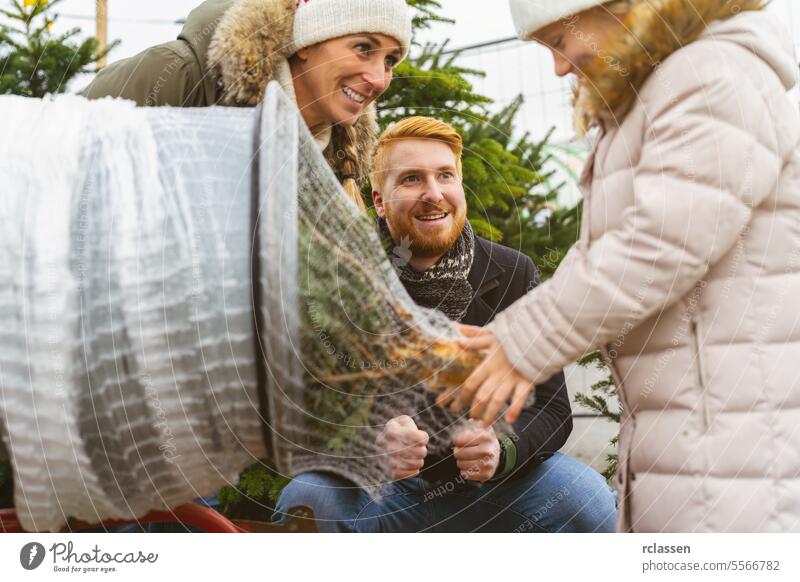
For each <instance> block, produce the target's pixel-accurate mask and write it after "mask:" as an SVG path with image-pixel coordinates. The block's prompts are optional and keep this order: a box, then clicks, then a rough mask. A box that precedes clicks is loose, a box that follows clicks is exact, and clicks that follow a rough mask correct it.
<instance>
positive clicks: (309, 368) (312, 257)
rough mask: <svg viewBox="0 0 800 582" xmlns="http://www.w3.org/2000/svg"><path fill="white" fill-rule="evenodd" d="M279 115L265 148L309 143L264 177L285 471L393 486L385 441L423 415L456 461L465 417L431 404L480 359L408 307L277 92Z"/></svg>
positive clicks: (365, 219) (368, 231)
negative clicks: (388, 430) (401, 422)
mask: <svg viewBox="0 0 800 582" xmlns="http://www.w3.org/2000/svg"><path fill="white" fill-rule="evenodd" d="M271 100H275V101H276V102H277V103H278V104H279V105H277V106H272V103H271ZM280 104H283V105H280ZM267 105H268V106H266V107H265V108H264V112H265V114H270V113H274V114H276V115H277V117H276V118H269V117H265V118H264V120H263V122H262V128H263V130H262V140H264V141H265V142H270V141H273V140H274V136H275V135H280V134H283V135H280V138H279V141H280V142H282V143H287V144H293V143H296V142H299V145H298V147H297V148H295V147H294V146H289V147H288V148H287V149H286V150H283V151H278V150H275V149H266V150H265V149H262V154H261V167H260V171H259V175H260V181H261V201H262V202H261V211H260V215H259V227H258V232H259V237H260V244H261V251H260V255H261V257H262V262H261V266H262V269H263V271H262V274H261V288H262V289H263V298H262V300H261V302H260V303H261V305H262V306H263V318H264V323H263V326H262V328H263V329H264V333H263V334H262V337H261V340H262V342H261V343H262V346H263V348H264V355H265V361H266V362H268V364H269V370H268V374H267V382H268V394H269V395H270V416H271V418H272V420H273V423H274V425H273V427H272V428H273V432H274V437H273V439H274V441H273V442H274V446H275V454H276V457H277V461H278V466H279V468H280V467H286V468H289V470H290V472H291V473H292V474H297V473H299V472H302V471H304V470H312V469H313V470H330V471H334V472H336V473H339V474H343V475H345V476H346V477H348V478H350V479H351V480H353V481H354V482H355V483H357V484H359V485H361V486H362V487H365V488H368V489H370V490H374V488H375V487H378V486H380V485H381V484H382V483H384V482H386V481H388V480H389V479H390V478H389V475H388V467H387V466H386V457H385V455H383V454H382V451H381V450H379V449H378V447H377V446H376V444H375V439H376V437H377V435H378V433H379V432H380V431H381V430H382V429H383V427H384V425H385V424H386V422H388V421H389V420H390V419H391V418H393V417H395V416H398V415H401V414H408V415H410V416H413V417H414V418H415V421H416V423H417V425H418V426H419V427H420V428H421V429H422V430H426V432H428V433H429V434H430V435H431V444H430V446H429V449H432V450H433V451H434V452H438V453H439V454H442V455H446V454H447V452H448V451H449V448H450V441H449V438H448V437H449V434H450V432H451V430H452V429H453V428H454V426H455V425H457V424H458V423H459V417H458V416H456V415H453V414H450V413H449V412H447V411H445V410H442V409H439V408H437V407H435V406H433V405H432V404H431V403H432V400H431V399H430V398H429V397H426V394H425V393H426V391H427V390H429V389H431V388H438V387H442V386H448V385H457V384H458V383H460V382H461V381H462V380H463V379H464V378H466V375H467V374H468V372H469V371H470V370H471V369H472V368H473V367H474V366H475V365H476V364H477V362H478V361H479V360H478V359H477V358H476V356H474V355H468V354H466V353H465V352H463V351H462V350H461V349H460V348H459V346H458V344H457V343H456V337H457V333H456V332H455V331H454V328H453V323H452V322H451V321H450V320H449V319H448V318H447V317H446V316H445V315H443V314H442V313H439V312H436V311H432V310H428V309H425V308H422V307H419V306H417V305H416V304H415V303H414V301H413V300H412V299H411V298H410V297H409V296H408V294H407V292H406V291H405V288H404V287H403V285H402V283H401V282H400V280H399V279H398V278H397V275H396V273H395V270H394V267H393V266H392V264H391V262H390V257H388V256H387V255H386V252H385V250H384V248H383V246H382V245H381V243H380V241H379V239H378V236H377V233H376V230H375V224H374V222H373V221H372V219H371V218H370V217H369V216H368V215H366V214H364V213H363V212H361V211H359V210H358V209H357V208H356V206H355V205H354V204H352V203H351V202H350V201H349V200H348V199H347V197H346V196H345V194H344V192H343V191H342V190H341V188H340V187H339V184H338V182H337V181H336V178H335V176H334V175H333V173H332V172H331V170H330V169H329V167H328V165H327V164H326V163H325V160H324V159H323V157H322V155H321V154H320V152H319V150H318V148H317V146H316V144H315V142H314V140H313V139H311V136H310V134H309V133H308V130H307V129H306V128H305V126H304V125H303V124H302V123H297V118H296V113H291V112H289V111H288V110H287V111H282V109H283V107H286V108H290V107H291V106H290V105H289V104H288V103H285V101H284V99H283V97H282V95H280V94H279V92H277V91H272V90H270V91H269V92H268V97H267ZM262 143H264V142H262ZM294 151H297V152H298V155H297V157H296V159H295V158H294V157H293V155H292V152H294ZM295 177H296V178H295ZM295 179H296V182H295ZM267 257H269V259H267ZM295 314H296V317H295ZM439 449H440V450H439Z"/></svg>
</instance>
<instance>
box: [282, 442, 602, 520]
mask: <svg viewBox="0 0 800 582" xmlns="http://www.w3.org/2000/svg"><path fill="white" fill-rule="evenodd" d="M297 505H307V506H308V507H310V508H311V509H312V510H313V511H314V515H315V516H316V521H317V527H318V528H319V530H320V531H322V532H613V531H614V529H615V525H616V515H617V508H616V493H615V492H614V491H612V490H611V488H610V487H609V486H608V484H607V483H606V480H605V479H603V477H602V476H601V475H600V474H599V473H597V472H596V471H594V470H593V469H591V468H590V467H589V466H587V465H585V464H583V463H581V462H580V461H578V460H576V459H573V458H571V457H568V456H566V455H562V454H560V453H556V454H555V455H553V456H552V457H550V458H549V459H547V460H546V461H544V462H543V463H541V464H540V465H538V466H536V467H534V468H533V469H532V470H530V471H528V473H527V474H526V475H524V476H522V477H520V478H519V479H505V480H503V481H500V482H497V483H486V484H483V485H478V486H476V485H474V484H472V483H468V482H464V481H463V479H461V478H460V477H459V478H456V479H454V480H453V481H450V482H445V483H438V484H433V483H430V482H428V481H425V480H424V479H421V478H419V477H413V478H411V479H404V480H402V481H396V482H393V483H390V484H388V485H386V486H385V487H383V489H382V490H381V496H380V499H379V500H378V501H375V500H373V499H372V498H371V497H370V496H369V495H368V494H367V493H366V491H364V490H363V489H361V488H359V487H357V486H356V485H354V484H353V483H351V482H350V481H348V480H346V479H343V478H342V477H339V476H337V475H333V474H330V473H322V472H309V473H302V474H300V475H298V476H297V477H296V478H295V479H294V480H293V481H292V482H291V483H289V485H287V486H286V488H285V489H284V490H283V492H282V493H281V496H280V499H279V500H278V504H277V507H276V509H275V514H274V516H273V518H272V520H273V522H275V523H285V522H286V519H287V515H286V512H287V511H288V510H289V509H291V508H292V507H294V506H297Z"/></svg>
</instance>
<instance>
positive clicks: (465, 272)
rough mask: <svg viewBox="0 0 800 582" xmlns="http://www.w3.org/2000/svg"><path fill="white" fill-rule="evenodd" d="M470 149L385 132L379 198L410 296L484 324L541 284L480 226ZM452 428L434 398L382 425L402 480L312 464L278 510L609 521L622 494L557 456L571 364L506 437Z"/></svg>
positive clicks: (279, 516)
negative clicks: (476, 228)
mask: <svg viewBox="0 0 800 582" xmlns="http://www.w3.org/2000/svg"><path fill="white" fill-rule="evenodd" d="M462 148H463V146H462V140H461V136H460V135H459V134H458V132H457V131H456V130H455V129H454V128H453V127H451V126H450V125H448V124H446V123H444V122H441V121H439V120H436V119H432V118H428V117H411V118H407V119H404V120H403V121H400V122H399V123H397V124H395V125H394V126H392V127H391V128H389V129H388V130H386V131H385V132H384V133H383V134H382V135H381V136H380V138H379V140H378V143H377V147H376V150H375V157H374V161H373V171H372V174H371V178H372V187H373V193H372V198H373V202H374V204H375V208H376V210H377V213H378V217H379V219H378V225H379V230H380V233H381V236H382V238H383V240H384V244H385V246H386V248H387V251H388V252H389V255H390V258H391V260H392V263H393V264H394V266H395V268H396V269H397V272H398V275H399V277H400V280H401V281H402V282H403V284H404V286H405V288H406V290H407V291H408V293H409V295H410V296H411V297H412V298H413V299H414V300H415V301H416V302H417V303H418V304H420V305H423V306H425V307H430V308H435V309H438V310H440V311H442V312H443V313H445V314H446V315H447V316H448V317H449V318H450V319H452V320H454V321H460V322H462V323H467V324H471V325H477V326H484V325H486V324H488V323H489V322H490V321H491V320H492V319H493V318H494V316H495V315H496V314H497V313H499V312H500V311H502V310H503V309H505V308H506V307H508V306H509V305H511V304H512V303H514V302H515V301H516V300H517V299H519V298H520V297H522V296H523V295H525V294H526V293H527V292H528V291H529V290H530V289H532V288H533V287H535V286H536V284H537V283H538V275H537V272H536V268H535V267H534V265H533V262H532V261H531V259H530V258H528V257H527V256H525V255H523V254H521V253H519V252H517V251H515V250H512V249H509V248H507V247H503V246H501V245H498V244H495V243H492V242H490V241H488V240H486V239H483V238H481V237H479V236H476V235H475V234H474V232H473V230H472V227H471V226H470V224H469V221H468V220H467V204H466V200H465V197H464V189H463V186H462V182H461V178H462V173H461V172H462V170H461V152H462ZM412 413H413V412H412V411H409V414H412ZM449 424H452V417H447V416H444V413H443V412H442V411H441V409H440V408H439V407H437V406H436V404H435V397H434V396H432V395H430V396H429V406H428V407H427V409H426V410H425V411H418V413H417V414H415V417H414V418H412V417H411V416H408V415H402V416H398V417H396V418H393V419H392V420H390V421H389V422H388V423H387V425H386V427H385V429H384V430H383V432H382V434H381V436H380V437H379V443H380V444H381V445H382V446H383V448H384V450H385V451H386V454H387V457H388V462H389V466H390V469H391V472H392V476H393V478H394V479H396V481H395V482H393V483H391V484H390V485H389V486H387V488H386V489H385V490H384V491H382V495H381V498H380V501H375V500H373V499H372V498H370V496H369V495H368V494H367V493H366V492H365V491H363V490H361V489H360V488H358V487H356V486H355V485H354V484H352V483H349V482H348V481H347V480H345V479H343V478H341V477H338V476H335V475H332V474H328V473H322V472H313V473H303V474H301V475H299V476H298V477H296V478H295V479H294V480H293V481H292V482H291V483H290V484H289V485H288V486H287V487H286V488H285V489H284V490H283V492H282V494H281V496H280V499H279V501H278V506H277V508H276V512H275V517H274V518H273V519H274V520H275V521H278V522H281V521H285V519H286V513H287V512H288V510H289V509H290V508H292V507H294V506H296V505H306V506H310V507H311V508H312V509H313V511H314V514H315V516H316V519H317V525H318V527H319V528H320V530H321V531H368V532H374V531H388V532H418V531H440V532H466V531H493V532H513V531H520V532H613V531H614V527H615V522H616V500H615V495H614V493H613V492H612V491H611V489H610V488H609V487H608V485H607V483H606V482H605V480H604V479H603V478H602V476H600V475H599V474H598V473H597V472H596V471H594V470H593V469H591V468H590V467H588V466H586V465H584V464H583V463H581V462H579V461H577V460H575V459H572V458H571V457H568V456H566V455H562V454H560V453H558V450H559V449H560V448H561V447H562V446H563V444H564V443H565V442H566V440H567V437H568V436H569V434H570V432H571V430H572V417H571V410H570V404H569V396H568V394H567V389H566V385H565V381H564V374H563V373H561V372H559V373H558V374H556V375H555V376H553V378H551V379H550V380H549V381H547V382H545V383H544V384H542V385H540V386H537V387H536V399H535V402H534V404H532V405H531V406H529V407H528V409H526V410H525V411H524V413H523V414H522V415H521V416H520V418H519V420H518V421H517V422H516V423H515V424H514V426H513V427H512V428H513V432H512V433H511V434H510V435H502V436H498V435H497V434H496V433H495V431H494V429H492V428H489V429H485V428H483V427H481V426H479V425H477V424H471V423H463V424H459V425H458V426H449ZM425 429H427V430H425ZM448 433H450V434H452V435H453V436H452V443H440V442H439V443H437V444H443V445H444V447H436V448H438V450H442V449H443V448H444V449H447V448H449V445H450V444H452V453H450V454H447V455H438V454H433V453H432V454H430V455H429V454H428V449H429V448H433V447H431V445H429V440H430V439H442V438H450V437H449V436H446V435H447V434H448ZM431 444H433V441H431Z"/></svg>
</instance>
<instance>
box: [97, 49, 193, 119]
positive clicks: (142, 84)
mask: <svg viewBox="0 0 800 582" xmlns="http://www.w3.org/2000/svg"><path fill="white" fill-rule="evenodd" d="M201 78H202V74H201V66H200V63H198V62H197V59H196V57H195V55H194V53H193V52H192V50H191V48H190V47H189V46H188V45H187V44H186V43H185V42H183V41H180V40H174V41H170V42H166V43H163V44H159V45H156V46H153V47H150V48H148V49H145V50H144V51H142V52H140V53H139V54H137V55H134V56H132V57H128V58H126V59H122V60H119V61H116V62H114V63H112V64H110V65H108V66H107V67H105V68H104V69H102V70H101V71H100V72H99V73H98V74H97V76H96V77H95V78H94V80H93V81H92V82H91V84H89V86H88V87H87V88H86V89H84V91H83V92H82V93H81V94H82V95H83V96H84V97H87V98H89V99H99V98H102V97H114V98H117V97H118V98H122V99H130V100H132V101H135V102H136V104H137V105H140V106H157V105H173V106H176V107H178V106H191V105H200V104H201V103H199V102H198V98H199V97H200V95H201V94H202V86H201V84H202V80H201Z"/></svg>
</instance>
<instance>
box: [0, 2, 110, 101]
mask: <svg viewBox="0 0 800 582" xmlns="http://www.w3.org/2000/svg"><path fill="white" fill-rule="evenodd" d="M61 2H62V0H8V3H9V4H10V7H9V8H0V16H1V17H2V22H0V95H8V94H11V95H22V96H24V97H44V96H45V95H48V94H55V93H64V92H65V91H66V90H67V85H68V82H69V81H70V79H72V78H73V77H75V76H76V75H79V74H82V73H89V72H93V71H94V67H93V65H95V64H96V63H97V62H98V61H99V60H100V59H101V58H103V57H104V56H105V55H106V54H108V52H109V51H110V50H111V49H113V48H114V47H115V46H116V45H117V43H116V42H114V43H111V45H110V46H109V47H108V49H106V50H104V51H98V49H97V40H96V39H94V38H87V39H84V40H82V41H80V40H77V39H76V38H75V37H76V36H77V35H78V33H79V32H80V29H77V28H76V29H72V30H70V31H68V32H66V33H64V34H60V35H54V34H53V33H52V30H53V24H54V23H55V22H56V19H57V18H58V16H57V15H56V14H55V13H54V12H53V8H55V7H56V6H57V5H58V4H60V3H61Z"/></svg>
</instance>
